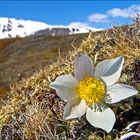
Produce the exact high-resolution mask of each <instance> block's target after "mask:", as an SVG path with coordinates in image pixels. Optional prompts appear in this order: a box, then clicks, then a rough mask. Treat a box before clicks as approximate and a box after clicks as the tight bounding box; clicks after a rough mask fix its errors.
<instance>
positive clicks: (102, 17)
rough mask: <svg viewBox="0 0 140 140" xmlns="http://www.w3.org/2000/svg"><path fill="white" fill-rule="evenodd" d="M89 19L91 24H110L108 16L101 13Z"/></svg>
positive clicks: (90, 16)
mask: <svg viewBox="0 0 140 140" xmlns="http://www.w3.org/2000/svg"><path fill="white" fill-rule="evenodd" d="M88 19H89V21H90V22H96V23H99V22H108V20H107V15H106V14H100V13H95V14H92V15H89V17H88Z"/></svg>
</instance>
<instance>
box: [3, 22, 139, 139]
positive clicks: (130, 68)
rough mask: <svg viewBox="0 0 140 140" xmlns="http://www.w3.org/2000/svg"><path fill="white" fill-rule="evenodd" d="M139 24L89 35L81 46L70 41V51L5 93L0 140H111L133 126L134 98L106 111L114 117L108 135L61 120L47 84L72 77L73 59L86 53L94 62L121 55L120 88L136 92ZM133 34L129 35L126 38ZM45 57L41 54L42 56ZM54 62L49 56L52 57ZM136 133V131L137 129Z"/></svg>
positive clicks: (135, 115) (80, 121)
mask: <svg viewBox="0 0 140 140" xmlns="http://www.w3.org/2000/svg"><path fill="white" fill-rule="evenodd" d="M138 24H139V23H137V22H136V23H135V24H134V26H133V27H132V26H129V27H128V28H127V29H126V30H125V31H123V30H122V29H121V28H119V27H114V28H113V30H112V31H109V32H102V33H100V34H98V35H97V34H94V33H93V34H92V33H91V34H90V35H89V36H88V38H87V39H85V40H83V41H82V42H81V44H80V45H79V44H77V43H75V41H73V42H72V41H71V46H72V47H71V50H69V51H68V52H67V55H66V53H64V52H65V51H64V52H63V51H62V53H61V49H60V50H59V52H58V55H57V56H58V60H57V61H56V60H55V62H54V63H53V64H52V65H50V67H48V66H47V67H46V68H43V69H42V70H40V72H39V73H37V74H34V75H33V76H31V77H29V78H26V79H24V80H22V81H20V82H18V83H17V84H16V85H14V86H13V87H11V90H10V91H9V96H8V97H7V98H6V99H5V100H4V101H3V105H1V110H0V129H1V139H5V138H8V139H10V140H26V139H27V140H78V139H79V140H80V139H87V140H101V139H104V140H112V139H113V140H117V139H119V137H120V135H122V134H123V133H124V128H125V127H126V126H127V125H128V124H130V123H131V122H133V121H139V119H140V118H139V117H140V111H139V107H140V105H139V101H140V98H139V95H138V96H136V97H135V98H133V99H130V100H125V101H123V102H121V103H120V104H116V105H114V106H111V108H112V109H113V110H114V112H115V113H116V119H117V121H116V124H115V126H114V129H113V131H112V132H111V133H110V134H107V133H105V132H104V131H102V130H100V129H96V128H94V127H92V126H91V125H90V124H89V123H88V122H87V121H86V119H85V116H83V117H82V118H80V119H74V120H71V121H64V120H62V116H63V108H64V106H65V103H64V102H63V101H62V100H61V99H60V98H59V97H58V96H57V95H56V93H55V91H54V90H52V89H50V88H49V83H50V82H51V81H53V80H54V79H55V78H56V77H57V76H59V75H62V74H69V73H71V74H73V63H74V59H75V56H76V55H77V54H79V53H87V54H88V55H89V56H90V57H91V58H92V59H93V60H95V61H94V64H95V65H96V64H97V62H99V61H101V60H103V59H107V58H113V57H116V56H118V55H124V57H125V59H126V61H125V66H124V69H123V72H122V77H121V79H120V82H122V83H127V84H130V85H133V86H136V88H137V89H139V88H138V87H139V86H140V84H139V83H140V77H139V76H137V74H138V71H139V70H140V69H139V67H140V63H139V61H138V60H137V61H136V59H139V58H140V53H138V52H140V42H139V37H138V32H134V30H135V29H137V28H138V27H137V26H138ZM131 31H133V33H132V32H131ZM43 57H45V53H44V55H43ZM53 57H54V56H53ZM137 131H138V132H139V131H140V130H139V129H137Z"/></svg>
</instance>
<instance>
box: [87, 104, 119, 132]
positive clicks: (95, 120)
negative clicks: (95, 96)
mask: <svg viewBox="0 0 140 140" xmlns="http://www.w3.org/2000/svg"><path fill="white" fill-rule="evenodd" d="M86 118H87V120H88V122H89V123H90V124H91V125H93V126H94V127H97V128H101V129H103V130H105V131H106V132H107V133H109V132H110V131H111V130H112V128H113V126H114V123H115V120H116V119H115V114H114V112H113V111H112V110H111V109H110V108H108V107H105V108H104V109H103V110H102V111H100V110H97V109H95V107H94V106H93V108H92V109H91V108H88V109H87V113H86Z"/></svg>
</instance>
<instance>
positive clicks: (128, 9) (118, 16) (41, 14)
mask: <svg viewBox="0 0 140 140" xmlns="http://www.w3.org/2000/svg"><path fill="white" fill-rule="evenodd" d="M137 12H138V13H140V2H139V0H137V1H134V0H129V1H128V0H124V1H121V0H118V1H116V0H109V1H107V0H102V1H99V0H86V1H84V0H81V1H80V0H79V1H74V0H73V1H37V0H36V1H0V17H13V18H20V19H31V20H36V21H43V22H46V23H47V24H53V25H73V26H79V25H80V26H92V27H96V28H109V27H111V25H112V24H113V25H116V24H119V25H122V24H128V23H131V22H132V19H131V18H133V17H135V15H136V13H137Z"/></svg>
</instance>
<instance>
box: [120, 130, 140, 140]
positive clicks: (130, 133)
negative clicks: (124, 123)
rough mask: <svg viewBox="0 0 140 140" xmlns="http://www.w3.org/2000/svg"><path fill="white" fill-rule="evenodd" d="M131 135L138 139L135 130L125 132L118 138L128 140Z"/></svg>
mask: <svg viewBox="0 0 140 140" xmlns="http://www.w3.org/2000/svg"><path fill="white" fill-rule="evenodd" d="M132 137H135V138H137V140H138V139H140V134H138V133H136V132H129V133H127V134H124V135H122V136H121V137H120V140H129V139H131V138H132Z"/></svg>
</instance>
